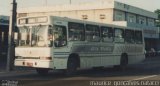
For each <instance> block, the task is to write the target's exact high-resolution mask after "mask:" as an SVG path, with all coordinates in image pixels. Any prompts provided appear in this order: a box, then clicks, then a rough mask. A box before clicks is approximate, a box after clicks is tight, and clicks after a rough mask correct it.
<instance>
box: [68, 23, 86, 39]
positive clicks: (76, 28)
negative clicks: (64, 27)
mask: <svg viewBox="0 0 160 86" xmlns="http://www.w3.org/2000/svg"><path fill="white" fill-rule="evenodd" d="M68 27H69V41H84V24H81V23H73V22H69V23H68Z"/></svg>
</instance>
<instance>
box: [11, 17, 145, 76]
mask: <svg viewBox="0 0 160 86" xmlns="http://www.w3.org/2000/svg"><path fill="white" fill-rule="evenodd" d="M17 26H18V33H17V34H16V35H15V39H16V47H15V56H16V57H15V62H14V64H15V66H24V67H33V68H35V69H36V70H37V72H38V73H39V74H46V73H48V71H49V70H51V69H53V70H59V69H60V70H61V69H62V70H65V71H66V73H67V74H74V73H75V72H76V70H77V69H86V68H93V67H109V66H119V67H125V66H126V65H128V64H134V63H138V62H141V61H143V60H144V59H145V55H144V39H143V32H142V30H138V29H136V28H128V27H122V26H116V25H110V24H103V23H96V22H89V21H83V20H76V19H70V18H66V17H56V16H35V17H24V18H18V20H17Z"/></svg>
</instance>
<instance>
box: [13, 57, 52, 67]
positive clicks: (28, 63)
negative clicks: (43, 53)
mask: <svg viewBox="0 0 160 86" xmlns="http://www.w3.org/2000/svg"><path fill="white" fill-rule="evenodd" d="M14 65H15V66H23V67H34V68H51V69H52V68H53V61H52V60H33V59H32V60H30V59H15V61H14Z"/></svg>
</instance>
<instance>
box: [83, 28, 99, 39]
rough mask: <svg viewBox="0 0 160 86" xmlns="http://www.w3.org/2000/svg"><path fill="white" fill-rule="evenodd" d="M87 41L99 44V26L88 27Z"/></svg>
mask: <svg viewBox="0 0 160 86" xmlns="http://www.w3.org/2000/svg"><path fill="white" fill-rule="evenodd" d="M85 38H86V40H87V41H93V42H97V41H100V30H99V26H96V25H86V37H85Z"/></svg>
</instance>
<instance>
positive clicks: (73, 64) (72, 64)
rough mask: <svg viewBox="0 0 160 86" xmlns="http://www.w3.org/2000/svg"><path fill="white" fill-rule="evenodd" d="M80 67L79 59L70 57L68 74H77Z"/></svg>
mask: <svg viewBox="0 0 160 86" xmlns="http://www.w3.org/2000/svg"><path fill="white" fill-rule="evenodd" d="M77 68H78V60H77V59H76V58H74V57H73V58H69V59H68V63H67V70H66V75H68V76H71V75H75V74H76V72H77Z"/></svg>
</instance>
